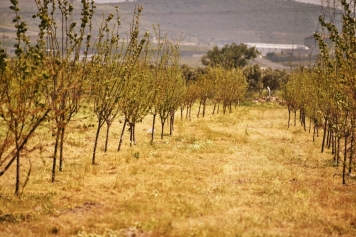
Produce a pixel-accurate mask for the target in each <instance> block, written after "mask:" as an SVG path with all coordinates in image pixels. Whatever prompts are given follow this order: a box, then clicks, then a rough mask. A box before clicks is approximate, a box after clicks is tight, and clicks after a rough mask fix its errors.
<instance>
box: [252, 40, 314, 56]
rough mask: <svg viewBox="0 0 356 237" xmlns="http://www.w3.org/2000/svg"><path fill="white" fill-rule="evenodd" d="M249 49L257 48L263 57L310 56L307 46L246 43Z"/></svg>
mask: <svg viewBox="0 0 356 237" xmlns="http://www.w3.org/2000/svg"><path fill="white" fill-rule="evenodd" d="M245 44H246V45H247V46H248V47H256V49H257V50H258V51H259V52H260V53H261V55H262V56H266V54H267V53H272V52H274V53H284V54H291V55H295V56H299V55H306V54H308V51H309V48H308V47H306V46H305V45H296V44H267V43H245Z"/></svg>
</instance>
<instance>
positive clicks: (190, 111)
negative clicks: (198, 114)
mask: <svg viewBox="0 0 356 237" xmlns="http://www.w3.org/2000/svg"><path fill="white" fill-rule="evenodd" d="M192 107H193V105H190V106H189V121H192Z"/></svg>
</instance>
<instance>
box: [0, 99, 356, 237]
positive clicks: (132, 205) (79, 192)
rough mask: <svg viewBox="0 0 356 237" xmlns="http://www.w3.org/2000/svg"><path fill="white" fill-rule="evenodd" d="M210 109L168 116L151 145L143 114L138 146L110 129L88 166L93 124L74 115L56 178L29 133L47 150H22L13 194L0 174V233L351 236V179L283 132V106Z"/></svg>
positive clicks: (297, 135) (297, 133)
mask: <svg viewBox="0 0 356 237" xmlns="http://www.w3.org/2000/svg"><path fill="white" fill-rule="evenodd" d="M211 110H212V107H210V106H209V107H208V113H207V115H206V117H204V118H203V117H201V116H200V117H199V118H197V117H196V111H197V107H194V108H193V114H194V115H193V117H192V119H191V121H189V120H187V119H185V118H183V120H182V119H181V118H180V115H177V116H176V119H175V131H174V133H173V135H172V136H169V135H168V134H167V133H168V131H166V133H165V136H164V139H162V140H161V139H160V138H159V136H158V133H159V132H160V131H157V135H156V136H155V142H154V144H153V145H150V144H149V140H150V134H149V133H147V130H148V129H149V128H150V126H151V125H150V124H151V117H147V118H146V119H145V120H144V121H143V123H140V124H137V126H136V129H137V142H138V144H137V145H136V146H133V147H130V146H129V142H128V133H125V137H124V139H125V141H124V144H123V147H122V151H120V152H117V151H116V147H117V141H118V136H119V134H120V132H121V126H122V124H120V123H119V122H116V123H115V124H114V125H113V128H112V130H111V131H112V132H111V134H110V136H111V140H110V142H109V151H108V152H107V153H106V154H104V152H103V149H102V148H103V143H104V138H103V137H102V138H100V139H101V140H100V142H101V146H100V148H101V149H100V150H99V153H98V155H97V162H98V164H97V165H94V166H93V165H91V151H92V147H93V139H94V135H95V128H93V127H91V126H88V125H91V124H93V121H94V118H90V117H87V118H84V116H81V117H78V118H77V120H76V121H75V122H74V123H72V124H71V132H70V133H68V135H67V138H66V144H67V146H66V150H65V153H66V157H65V161H64V162H65V163H64V171H63V172H62V173H59V174H58V176H57V181H56V182H54V183H51V182H50V178H51V165H52V163H51V158H50V154H51V153H50V152H51V146H49V145H50V143H51V142H52V141H51V140H52V138H51V136H50V135H49V133H48V131H47V132H46V131H43V132H42V133H39V134H37V135H36V136H35V137H34V138H33V140H32V143H40V144H42V145H45V144H48V146H47V147H43V149H42V151H41V152H39V151H36V152H34V153H31V154H28V155H27V157H28V158H30V160H31V161H32V172H31V177H30V179H29V181H28V184H27V186H26V188H25V190H24V192H23V194H22V196H21V197H20V198H16V197H14V196H13V191H14V180H15V177H14V173H15V171H14V169H13V170H11V171H10V173H7V174H5V175H4V176H2V177H0V203H1V205H0V236H142V237H143V236H145V237H146V236H355V235H356V210H355V208H356V180H355V179H353V178H348V180H347V183H348V184H347V185H342V180H341V177H340V173H341V168H340V167H339V168H338V167H335V166H333V162H332V160H331V155H330V151H326V152H325V153H324V154H320V152H319V150H320V149H319V147H320V143H321V141H320V140H321V138H317V139H316V141H315V142H313V141H312V135H311V134H309V133H308V132H304V130H302V128H301V127H299V126H297V127H291V128H290V129H289V130H288V129H287V116H288V113H287V109H286V108H282V107H278V106H269V105H264V106H251V107H238V108H236V109H234V110H233V113H231V114H226V115H223V114H220V113H219V114H215V115H212V114H211V113H210V112H211ZM177 114H179V113H177ZM157 125H158V124H157ZM158 127H159V126H158ZM158 130H159V129H158ZM22 162H23V166H22V170H23V175H25V172H27V170H28V168H29V165H28V164H29V162H28V160H27V159H23V161H22ZM24 181H25V177H23V182H24Z"/></svg>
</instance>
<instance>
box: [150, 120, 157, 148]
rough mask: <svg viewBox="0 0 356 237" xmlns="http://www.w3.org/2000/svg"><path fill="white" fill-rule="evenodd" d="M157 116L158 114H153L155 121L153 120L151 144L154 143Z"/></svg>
mask: <svg viewBox="0 0 356 237" xmlns="http://www.w3.org/2000/svg"><path fill="white" fill-rule="evenodd" d="M156 116H157V114H154V115H153V121H152V133H151V145H153V138H154V134H155V123H156Z"/></svg>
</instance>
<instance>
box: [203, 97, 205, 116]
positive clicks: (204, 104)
mask: <svg viewBox="0 0 356 237" xmlns="http://www.w3.org/2000/svg"><path fill="white" fill-rule="evenodd" d="M205 110H206V99H205V100H204V102H203V118H204V117H205Z"/></svg>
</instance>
